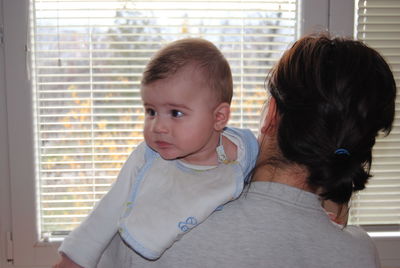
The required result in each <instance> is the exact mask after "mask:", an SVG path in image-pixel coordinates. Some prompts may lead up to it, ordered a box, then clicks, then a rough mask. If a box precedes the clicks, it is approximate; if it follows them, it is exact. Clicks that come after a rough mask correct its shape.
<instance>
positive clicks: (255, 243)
mask: <svg viewBox="0 0 400 268" xmlns="http://www.w3.org/2000/svg"><path fill="white" fill-rule="evenodd" d="M320 203H321V202H320V200H319V198H318V196H317V195H314V194H312V193H309V192H305V191H302V190H300V189H297V188H293V187H290V186H287V185H284V184H279V183H272V182H254V183H252V185H251V187H250V189H249V190H248V192H246V191H245V192H244V193H243V194H242V196H241V198H240V199H238V200H236V201H234V202H231V203H229V204H227V205H225V207H224V208H223V210H222V211H216V212H215V213H214V214H212V215H211V216H210V217H209V218H208V219H207V220H206V221H205V222H203V223H202V224H200V225H199V226H198V227H196V228H194V229H193V230H192V231H190V232H189V233H188V234H186V235H185V236H184V237H183V238H182V239H181V240H180V241H178V242H177V243H175V244H174V245H173V246H172V247H171V248H169V249H168V250H167V251H166V252H165V253H164V254H163V255H162V256H161V258H160V259H158V260H156V261H148V260H146V259H144V258H142V257H141V256H140V255H138V254H136V253H135V252H134V251H132V250H131V249H130V248H129V247H127V246H126V245H125V244H124V243H123V242H122V241H121V239H120V237H119V236H118V235H116V236H115V237H114V239H113V240H112V241H111V243H110V244H109V246H108V247H107V249H106V251H105V252H104V254H103V256H102V258H101V260H100V262H99V265H98V267H100V268H110V267H118V268H124V267H185V268H186V267H191V268H194V267H201V268H205V267H219V268H221V267H222V268H223V267H227V268H228V267H229V268H232V267H233V268H234V267H246V268H248V267H271V268H279V267H282V268H283V267H285V268H287V267H290V268H293V267H304V268H314V267H315V268H317V267H318V268H324V267H330V268H344V267H349V268H358V267H359V268H369V267H380V265H379V258H378V255H377V252H376V249H375V246H374V244H373V241H372V240H371V238H370V237H369V236H368V234H367V233H366V232H364V231H363V230H361V229H360V228H358V227H354V226H348V227H346V228H345V229H342V228H341V227H340V226H338V225H336V224H334V223H332V222H331V221H330V219H329V218H328V216H327V215H326V213H325V212H324V210H323V209H322V208H321V205H320Z"/></svg>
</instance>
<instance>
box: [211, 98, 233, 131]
mask: <svg viewBox="0 0 400 268" xmlns="http://www.w3.org/2000/svg"><path fill="white" fill-rule="evenodd" d="M230 114H231V106H230V105H229V103H226V102H223V103H220V104H219V105H218V106H217V107H216V108H215V109H214V129H215V130H216V131H221V130H222V129H223V128H224V127H225V126H226V125H227V124H228V121H229V116H230Z"/></svg>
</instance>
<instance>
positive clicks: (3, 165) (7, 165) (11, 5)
mask: <svg viewBox="0 0 400 268" xmlns="http://www.w3.org/2000/svg"><path fill="white" fill-rule="evenodd" d="M28 5H29V0H18V1H16V0H1V2H0V213H1V217H0V268H7V267H51V264H52V263H54V262H55V261H56V259H57V257H58V256H57V247H58V244H57V243H55V242H53V243H50V242H47V243H44V242H37V241H38V235H37V234H36V232H37V231H36V230H37V228H36V215H37V213H36V208H35V200H36V198H35V181H34V179H35V168H34V147H33V146H34V144H33V128H32V120H33V116H32V103H31V90H30V82H29V81H28V79H27V77H28V73H27V68H26V66H27V64H26V59H27V58H28V56H27V55H26V53H27V51H26V47H25V44H26V43H27V42H26V41H27V38H28V36H29V35H28V34H27V33H28V8H29V6H28ZM299 12H301V17H302V18H307V20H305V19H302V21H301V23H299V27H300V31H299V32H300V34H306V33H310V32H313V31H315V30H327V29H328V30H329V31H330V32H332V33H334V34H339V35H345V36H353V28H354V1H350V0H303V1H302V2H301V5H300V11H299ZM338 18H340V19H338ZM3 29H4V43H3V42H2V40H3ZM9 234H12V241H10V240H9V239H8V238H9ZM375 235H376V233H375ZM374 239H375V241H376V244H377V247H378V250H379V253H380V257H381V260H382V264H383V266H384V267H400V256H399V254H398V249H399V248H400V237H399V236H397V237H396V236H393V235H390V234H389V235H388V236H382V237H374ZM7 245H8V246H7ZM7 258H12V259H14V263H13V264H12V263H10V262H7Z"/></svg>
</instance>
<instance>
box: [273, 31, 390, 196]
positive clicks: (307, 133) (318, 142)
mask: <svg viewBox="0 0 400 268" xmlns="http://www.w3.org/2000/svg"><path fill="white" fill-rule="evenodd" d="M268 89H269V91H270V93H271V95H272V96H273V98H274V99H275V100H276V103H277V110H278V113H279V120H280V121H279V127H278V132H277V138H278V144H279V148H280V150H281V152H282V154H283V157H284V158H285V160H288V161H289V162H292V163H297V164H300V165H304V166H306V167H307V168H308V172H309V177H308V181H307V182H308V184H309V186H310V187H312V188H314V189H315V190H316V189H322V192H321V193H320V196H321V197H322V198H323V199H328V200H332V201H334V202H336V203H346V202H348V201H349V199H350V197H351V194H352V193H353V192H354V191H358V190H362V189H364V188H365V184H366V183H367V180H368V178H369V177H370V176H371V175H370V167H371V162H372V147H373V145H374V144H375V138H376V136H377V135H378V132H379V131H380V130H383V131H384V132H385V133H386V135H387V134H389V132H390V130H391V127H392V123H393V120H394V113H395V97H396V84H395V81H394V78H393V74H392V72H391V71H390V68H389V66H388V64H387V63H386V62H385V60H384V59H383V58H382V56H380V55H379V53H378V52H376V51H375V50H374V49H372V48H369V47H368V46H366V45H365V44H363V43H362V42H359V41H354V40H348V39H343V38H333V39H331V38H330V37H329V36H328V35H326V34H324V35H318V36H306V37H304V38H302V39H300V40H299V41H297V42H296V43H295V44H294V45H293V46H292V47H291V48H290V49H289V50H288V51H286V52H285V53H284V55H283V57H282V58H281V60H280V61H279V62H278V64H277V65H276V66H275V67H274V68H273V70H272V71H271V72H270V74H269V77H268ZM338 149H339V151H337V150H338ZM341 149H344V150H341ZM335 152H336V153H335Z"/></svg>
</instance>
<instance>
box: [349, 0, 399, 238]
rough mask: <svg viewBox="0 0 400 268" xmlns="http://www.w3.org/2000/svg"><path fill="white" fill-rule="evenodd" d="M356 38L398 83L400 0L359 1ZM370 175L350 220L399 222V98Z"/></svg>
mask: <svg viewBox="0 0 400 268" xmlns="http://www.w3.org/2000/svg"><path fill="white" fill-rule="evenodd" d="M357 12H358V20H357V38H358V39H359V40H362V41H364V42H365V43H366V44H368V45H370V46H371V47H373V48H375V49H376V50H378V51H379V52H380V53H381V54H382V55H383V56H384V57H385V59H386V60H387V62H388V63H389V65H390V67H391V69H392V72H393V74H394V76H395V80H396V83H397V88H398V90H397V91H398V93H397V94H399V85H400V27H399V26H400V1H398V0H385V1H382V0H368V1H358V10H357ZM372 174H373V175H374V177H373V178H372V179H371V180H370V182H369V183H368V185H367V189H366V190H364V191H362V192H360V193H359V194H357V195H355V197H354V198H353V201H352V206H351V211H350V221H351V223H355V224H363V225H378V224H379V225H384V224H386V225H399V224H400V98H399V97H397V101H396V118H395V121H394V127H393V129H392V132H391V134H390V135H389V136H388V137H380V138H378V139H377V142H376V145H375V147H374V151H373V165H372ZM397 230H398V229H397Z"/></svg>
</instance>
